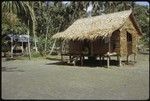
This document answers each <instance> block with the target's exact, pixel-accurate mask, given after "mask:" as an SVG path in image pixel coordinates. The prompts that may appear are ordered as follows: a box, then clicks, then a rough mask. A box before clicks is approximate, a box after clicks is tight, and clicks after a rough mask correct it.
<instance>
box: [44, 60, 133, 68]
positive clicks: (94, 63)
mask: <svg viewBox="0 0 150 101" xmlns="http://www.w3.org/2000/svg"><path fill="white" fill-rule="evenodd" d="M122 62H123V64H127V63H126V62H125V61H122ZM46 65H59V66H63V65H65V66H73V64H72V63H67V62H61V61H58V62H53V63H47V64H46ZM118 65H119V62H118V61H116V60H111V61H110V66H118ZM128 65H132V63H128ZM76 66H81V62H80V61H77V63H76ZM82 66H86V67H90V68H94V67H97V66H98V67H107V60H101V61H100V60H96V61H90V60H84V63H83V65H82Z"/></svg>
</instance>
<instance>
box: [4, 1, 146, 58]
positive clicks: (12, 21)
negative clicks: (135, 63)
mask: <svg viewBox="0 0 150 101" xmlns="http://www.w3.org/2000/svg"><path fill="white" fill-rule="evenodd" d="M89 2H90V1H81V2H76V1H70V3H69V4H68V5H65V4H63V3H62V2H61V1H43V2H42V1H34V2H23V1H21V2H17V1H9V2H3V3H2V8H3V9H2V10H3V12H9V13H10V15H8V16H5V15H3V14H4V13H3V14H2V34H4V33H10V32H11V31H13V32H16V33H25V32H26V30H27V28H28V27H29V29H30V33H31V34H36V35H37V37H38V42H37V46H38V49H39V52H40V54H41V55H42V56H44V55H46V54H47V53H49V51H50V48H51V46H52V44H53V40H52V39H51V36H52V35H54V34H55V33H57V32H61V31H64V30H65V29H67V28H68V27H69V26H70V25H71V24H72V23H73V22H74V21H75V20H77V19H79V18H84V17H87V16H88V15H87V12H86V11H85V10H86V9H87V7H88V6H89ZM92 5H93V11H92V16H96V15H100V14H102V13H105V14H106V13H111V12H117V11H123V10H129V9H131V8H133V10H134V13H135V17H136V19H137V22H138V23H139V25H140V27H141V29H142V32H143V33H144V35H143V37H142V39H141V41H142V42H143V43H144V44H147V45H148V43H149V13H148V10H149V8H147V7H144V6H140V5H136V4H135V3H134V2H132V1H92ZM16 15H17V16H16ZM27 20H29V26H28V23H27ZM46 38H47V39H46ZM46 43H47V46H46V50H47V51H46V52H45V44H46ZM59 45H60V41H57V43H56V46H59Z"/></svg>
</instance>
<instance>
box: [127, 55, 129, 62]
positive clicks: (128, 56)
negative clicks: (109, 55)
mask: <svg viewBox="0 0 150 101" xmlns="http://www.w3.org/2000/svg"><path fill="white" fill-rule="evenodd" d="M128 63H129V55H128V54H127V64H128Z"/></svg>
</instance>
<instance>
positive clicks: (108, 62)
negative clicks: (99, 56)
mask: <svg viewBox="0 0 150 101" xmlns="http://www.w3.org/2000/svg"><path fill="white" fill-rule="evenodd" d="M109 60H110V58H109V56H107V68H108V67H109V64H110V61H109Z"/></svg>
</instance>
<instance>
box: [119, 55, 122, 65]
mask: <svg viewBox="0 0 150 101" xmlns="http://www.w3.org/2000/svg"><path fill="white" fill-rule="evenodd" d="M121 61H122V60H121V56H119V67H121Z"/></svg>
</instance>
